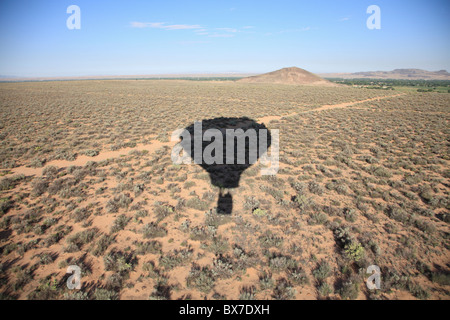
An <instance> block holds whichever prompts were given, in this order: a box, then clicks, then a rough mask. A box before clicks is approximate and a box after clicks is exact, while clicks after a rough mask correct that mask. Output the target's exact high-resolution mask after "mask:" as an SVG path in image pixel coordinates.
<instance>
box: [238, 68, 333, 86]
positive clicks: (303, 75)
mask: <svg viewBox="0 0 450 320" xmlns="http://www.w3.org/2000/svg"><path fill="white" fill-rule="evenodd" d="M238 82H242V83H277V84H299V85H322V86H336V85H335V84H333V83H331V82H330V81H328V80H325V79H322V78H321V77H319V76H318V75H315V74H313V73H311V72H309V71H306V70H303V69H300V68H297V67H291V68H284V69H281V70H277V71H273V72H269V73H265V74H261V75H257V76H252V77H247V78H243V79H241V80H238Z"/></svg>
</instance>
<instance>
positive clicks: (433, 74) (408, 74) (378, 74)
mask: <svg viewBox="0 0 450 320" xmlns="http://www.w3.org/2000/svg"><path fill="white" fill-rule="evenodd" d="M321 76H322V77H324V78H342V79H402V80H450V73H448V72H447V71H446V70H440V71H426V70H421V69H395V70H392V71H368V72H355V73H326V74H321Z"/></svg>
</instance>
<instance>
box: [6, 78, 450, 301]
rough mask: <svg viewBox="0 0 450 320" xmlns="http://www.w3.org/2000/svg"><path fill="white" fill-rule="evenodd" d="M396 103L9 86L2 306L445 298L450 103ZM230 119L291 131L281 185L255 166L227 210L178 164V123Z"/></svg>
mask: <svg viewBox="0 0 450 320" xmlns="http://www.w3.org/2000/svg"><path fill="white" fill-rule="evenodd" d="M387 95H389V96H391V97H387V98H386V96H387ZM394 95H395V96H394ZM397 95H398V92H395V91H381V90H369V89H359V88H351V87H331V88H330V87H328V88H322V87H301V86H288V85H256V84H255V85H252V84H238V83H233V82H191V81H189V82H188V81H144V80H143V81H130V80H126V81H125V80H123V81H112V80H111V81H71V82H44V83H9V84H0V115H1V117H0V119H1V120H0V150H1V152H0V166H1V169H0V175H1V177H0V298H1V299H76V300H83V299H137V298H139V299H203V298H207V299H245V300H252V299H448V298H449V294H450V269H449V267H450V266H449V264H450V260H449V257H450V254H449V253H450V251H449V231H450V230H449V222H450V212H449V209H450V198H449V178H450V168H449V160H450V159H449V154H450V153H449V145H448V141H449V137H450V136H449V126H448V123H449V120H450V119H449V111H450V110H449V106H450V95H447V94H439V93H407V94H404V95H401V96H397ZM375 97H384V98H383V99H380V100H373V101H370V102H363V103H360V104H354V105H352V106H348V107H346V108H322V109H319V108H321V107H322V106H324V105H335V104H341V103H348V102H354V101H363V100H367V99H370V98H375ZM219 116H223V117H241V116H242V117H243V116H246V117H249V118H251V119H254V120H255V121H258V122H259V121H260V119H266V120H265V125H266V126H267V127H268V128H269V129H279V130H280V171H279V173H278V175H276V176H261V175H260V171H259V169H260V168H259V164H257V165H254V166H253V167H251V168H249V169H248V170H246V171H245V172H244V174H243V175H242V178H241V181H240V186H239V188H237V189H231V190H229V191H230V192H231V193H232V194H233V201H234V207H233V213H232V214H231V215H221V214H218V213H217V212H216V205H217V203H216V201H217V196H218V193H219V190H218V188H217V187H215V186H213V185H212V184H211V183H210V180H209V176H208V174H207V173H206V172H205V171H203V169H202V168H201V167H200V166H196V165H174V164H173V163H172V161H171V158H170V152H171V148H172V146H173V143H171V142H170V141H169V139H170V134H171V133H172V131H173V130H175V129H178V128H183V127H185V126H186V125H189V124H191V123H192V122H193V121H194V120H203V119H211V118H215V117H219ZM70 265H77V266H79V267H80V268H81V270H82V278H81V281H82V289H81V290H69V289H68V288H67V287H66V281H67V279H68V277H69V276H70V274H66V269H67V267H68V266H70ZM370 265H378V266H379V267H380V268H381V271H382V288H381V289H380V290H376V291H370V290H368V289H367V288H366V285H365V279H367V277H368V276H369V275H367V274H366V273H365V272H366V269H367V267H368V266H370Z"/></svg>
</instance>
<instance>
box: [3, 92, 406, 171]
mask: <svg viewBox="0 0 450 320" xmlns="http://www.w3.org/2000/svg"><path fill="white" fill-rule="evenodd" d="M405 94H406V93H400V94H397V95H393V96H383V97H376V98H371V99H366V100H360V101H353V102H346V103H339V104H331V105H324V106H322V107H319V108H316V109H312V110H308V111H303V112H295V113H291V114H288V115H283V116H267V117H262V118H259V119H258V122H259V123H269V122H270V121H273V120H279V119H281V118H284V117H289V116H295V115H297V114H301V113H309V112H320V111H325V110H331V109H338V108H348V107H351V106H354V105H356V104H360V103H364V102H370V101H377V100H383V99H387V98H395V97H399V96H403V95H405ZM175 144H176V142H160V141H158V140H152V141H151V143H150V144H140V145H139V144H138V145H137V146H136V147H134V148H125V149H121V150H117V151H103V152H101V153H99V154H98V155H97V156H95V157H88V156H85V155H81V156H78V157H77V159H76V160H74V161H66V160H53V161H49V162H47V163H46V165H45V166H55V167H58V168H64V167H69V166H81V167H83V166H85V165H86V164H87V163H88V162H89V161H95V162H98V161H103V160H107V159H115V158H120V157H123V156H126V155H128V154H129V153H130V152H131V151H144V150H147V151H148V152H149V153H150V154H151V153H153V152H155V151H156V150H158V149H160V148H162V147H164V146H168V147H173V146H174V145H175ZM43 170H44V168H29V167H26V166H21V167H17V168H13V169H11V173H9V174H7V175H5V176H11V175H14V174H24V175H25V176H36V177H37V176H42V171H43Z"/></svg>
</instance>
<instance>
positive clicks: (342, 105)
mask: <svg viewBox="0 0 450 320" xmlns="http://www.w3.org/2000/svg"><path fill="white" fill-rule="evenodd" d="M404 95H406V93H399V94H397V95H393V96H382V97H376V98H370V99H366V100H360V101H352V102H344V103H338V104H328V105H324V106H321V107H319V108H316V109H312V110H307V111H300V112H293V113H289V114H285V115H282V116H267V117H262V118H259V119H258V120H259V122H260V123H264V124H267V123H269V122H270V121H273V120H280V119H281V118H284V117H291V116H295V115H297V114H301V113H310V112H320V111H325V110H331V109H340V108H348V107H351V106H354V105H356V104H360V103H365V102H370V101H379V100H383V99H388V98H395V97H400V96H404Z"/></svg>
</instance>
